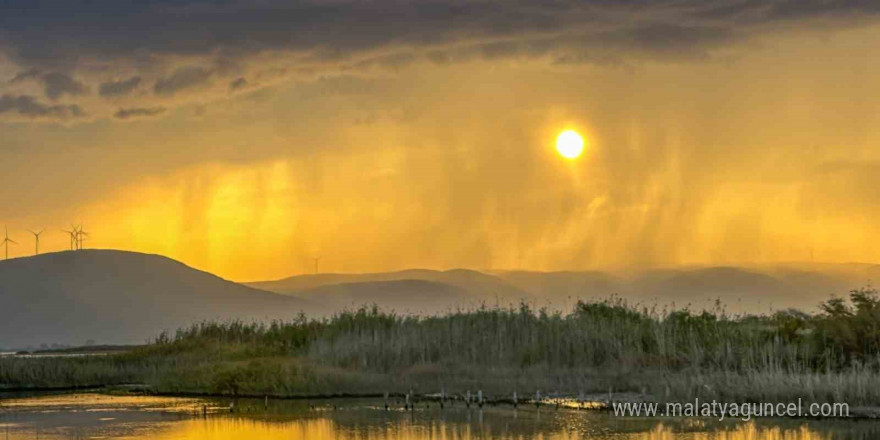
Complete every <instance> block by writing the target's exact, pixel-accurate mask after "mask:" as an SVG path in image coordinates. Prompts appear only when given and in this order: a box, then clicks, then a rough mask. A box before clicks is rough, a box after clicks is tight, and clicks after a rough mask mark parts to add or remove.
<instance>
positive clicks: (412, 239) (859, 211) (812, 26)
mask: <svg viewBox="0 0 880 440" xmlns="http://www.w3.org/2000/svg"><path fill="white" fill-rule="evenodd" d="M876 47H880V6H877V3H874V2H869V1H855V0H839V1H752V0H745V1H740V0H736V1H734V0H720V1H715V2H705V1H697V0H679V1H654V0H628V1H569V0H557V1H549V2H528V1H516V0H513V1H470V0H468V1H462V0H430V1H425V0H375V1H346V0H327V1H311V2H303V1H295V2H286V1H285V2H282V1H278V0H257V1H237V0H232V1H211V2H207V1H206V2H192V1H187V0H169V1H152V2H136V3H134V2H127V1H88V2H83V1H75V0H65V1H4V2H0V133H2V135H0V164H2V165H3V167H2V171H0V224H5V225H6V226H7V227H8V230H9V235H10V238H12V239H13V240H15V241H16V242H17V244H15V245H10V247H9V255H10V257H19V256H27V255H31V254H33V253H34V251H35V249H34V239H33V236H32V235H30V233H29V232H28V229H32V230H40V229H43V228H45V232H44V233H43V235H42V236H41V239H40V251H41V252H49V251H58V250H64V249H67V248H69V239H68V237H67V235H66V234H65V233H64V232H62V229H69V227H70V225H71V223H76V224H78V223H80V222H81V223H82V224H83V227H84V229H85V230H86V231H87V232H89V234H90V235H89V240H88V241H86V242H85V246H86V247H94V248H114V249H125V250H133V251H139V252H149V253H159V254H163V255H166V256H169V257H171V258H175V259H178V260H181V261H183V262H184V263H187V264H189V265H191V266H194V267H196V268H199V269H202V270H207V271H210V272H213V273H216V274H218V275H220V276H222V277H225V278H229V279H233V280H238V281H251V280H260V279H273V278H281V277H285V276H288V275H292V274H297V273H309V272H312V271H314V265H315V259H316V258H318V260H317V262H318V265H319V271H322V272H371V271H385V270H397V269H404V268H411V267H423V268H434V269H447V268H456V267H468V268H475V269H498V270H501V269H525V270H589V269H601V270H620V269H631V268H647V267H666V266H677V265H728V264H767V263H775V262H789V261H822V262H852V261H858V262H870V263H880V248H877V247H876V246H873V245H872V239H873V238H875V237H877V236H878V234H880V222H878V221H877V220H876V218H877V217H878V214H880V148H878V145H880V99H878V98H877V96H880V76H878V75H877V72H880V55H878V52H877V51H876V50H875V48H876ZM567 129H573V130H576V131H577V132H578V133H580V134H581V135H582V136H583V138H584V139H585V141H586V148H585V150H584V153H583V155H582V156H581V157H579V158H578V159H576V160H566V159H564V158H562V157H560V156H559V155H558V154H557V152H556V150H555V145H554V141H555V138H556V136H557V134H558V133H560V132H561V131H563V130H567Z"/></svg>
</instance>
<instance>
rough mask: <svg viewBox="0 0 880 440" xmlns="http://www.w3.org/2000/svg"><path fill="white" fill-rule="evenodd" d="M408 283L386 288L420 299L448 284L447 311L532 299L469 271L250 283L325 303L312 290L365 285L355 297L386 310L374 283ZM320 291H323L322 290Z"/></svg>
mask: <svg viewBox="0 0 880 440" xmlns="http://www.w3.org/2000/svg"><path fill="white" fill-rule="evenodd" d="M405 280H409V281H411V282H410V283H408V284H391V285H386V286H393V287H394V288H395V289H403V290H406V291H409V292H410V293H411V294H413V295H416V296H422V295H424V294H427V295H428V296H436V295H438V292H439V290H438V289H440V288H439V286H438V284H442V285H445V286H446V287H445V288H444V289H445V290H446V291H447V292H449V296H448V298H447V304H446V306H445V307H444V309H446V308H449V307H456V306H464V305H465V304H460V303H457V301H467V302H469V303H485V304H488V305H496V304H501V305H507V304H510V303H518V302H519V301H520V300H522V299H530V295H529V293H528V292H526V291H524V290H522V289H519V288H517V287H515V286H513V285H511V284H510V283H508V282H506V281H505V280H502V279H500V278H498V277H496V276H494V275H491V274H486V273H483V272H478V271H475V270H468V269H453V270H446V271H439V270H428V269H409V270H402V271H396V272H378V273H365V274H316V275H296V276H292V277H288V278H284V279H281V280H275V281H263V282H256V283H248V285H249V286H251V287H254V288H258V289H263V290H268V291H271V292H277V293H283V294H287V295H293V296H297V297H308V298H310V299H312V300H315V301H318V302H321V298H320V295H315V294H314V293H315V292H311V291H314V290H315V289H316V288H319V287H326V286H333V285H342V284H345V285H347V286H346V287H345V290H346V291H348V292H353V291H354V290H355V289H358V287H357V285H358V284H363V286H362V287H363V292H362V293H358V294H355V295H356V296H357V297H358V298H364V300H365V301H366V302H370V303H372V302H376V303H378V304H379V305H381V306H383V307H384V304H383V302H382V301H381V297H376V298H375V299H372V298H371V296H370V293H371V292H373V293H378V292H377V290H376V288H377V286H382V284H374V283H382V282H389V281H405ZM412 281H424V282H429V283H431V284H420V283H413V282H412ZM421 288H427V289H428V290H430V292H427V293H423V292H422V291H421V290H420V289H421ZM403 290H401V291H403ZM310 292H311V293H310ZM318 292H320V290H319V291H318ZM380 295H381V294H380Z"/></svg>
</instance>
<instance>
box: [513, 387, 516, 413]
mask: <svg viewBox="0 0 880 440" xmlns="http://www.w3.org/2000/svg"><path fill="white" fill-rule="evenodd" d="M513 408H514V409H516V391H514V392H513Z"/></svg>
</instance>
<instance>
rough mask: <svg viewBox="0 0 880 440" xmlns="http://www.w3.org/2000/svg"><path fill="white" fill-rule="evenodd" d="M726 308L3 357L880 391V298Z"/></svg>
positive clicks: (665, 387) (468, 385) (135, 371)
mask: <svg viewBox="0 0 880 440" xmlns="http://www.w3.org/2000/svg"><path fill="white" fill-rule="evenodd" d="M821 310H822V312H821V313H818V314H815V315H807V314H804V313H800V312H795V311H788V312H778V313H775V314H773V315H769V316H729V315H727V314H725V313H724V312H723V311H721V310H716V311H715V312H701V313H694V312H691V311H688V310H658V309H656V308H652V309H648V308H642V307H637V306H631V305H627V304H625V303H623V302H620V301H614V300H612V301H605V302H596V303H579V304H578V305H577V306H576V307H575V309H574V310H573V311H571V312H570V313H567V314H560V313H549V312H547V311H545V310H533V309H531V308H529V307H528V306H526V305H521V306H519V307H513V308H508V309H500V308H492V309H479V310H470V311H460V312H455V313H449V314H447V315H444V316H437V317H413V316H400V315H395V314H389V313H383V312H381V311H380V310H378V309H377V308H375V307H372V308H363V309H360V310H357V311H352V312H346V313H341V314H338V315H336V316H334V317H333V318H330V319H326V320H309V319H306V318H305V317H302V316H301V317H297V318H295V319H293V320H291V321H290V322H283V323H282V322H276V323H272V324H268V325H262V324H246V323H240V322H231V323H211V322H207V323H200V324H197V325H194V326H192V327H190V328H186V329H182V330H179V331H177V332H176V333H175V334H163V335H160V336H159V337H158V338H157V339H156V340H155V341H154V342H153V343H152V344H149V345H146V346H142V347H137V348H134V349H133V350H131V351H129V352H126V353H123V354H113V355H107V356H91V357H78V358H3V359H0V386H2V387H7V388H9V387H14V388H27V387H32V388H36V387H71V386H88V385H97V384H103V385H111V384H123V383H125V384H132V383H134V384H144V385H147V386H149V387H150V388H151V389H154V390H156V391H157V392H166V393H213V394H226V395H264V394H268V395H276V396H294V395H308V394H325V395H326V394H335V393H351V394H370V393H379V394H381V393H383V392H385V391H390V392H405V391H407V390H409V389H410V388H412V389H414V390H415V391H416V392H421V393H429V392H437V391H439V390H440V389H441V388H443V389H446V390H447V391H448V392H450V393H458V392H464V391H465V390H468V389H469V390H472V391H473V390H477V389H481V390H483V391H484V392H486V393H487V394H491V395H508V394H509V393H510V392H512V391H513V390H517V391H518V392H519V393H520V394H521V395H530V394H532V393H534V392H535V391H536V390H542V391H544V393H545V394H546V393H549V392H554V391H559V392H565V393H572V394H578V393H607V392H608V391H614V392H635V393H640V394H641V393H644V394H645V395H649V396H651V397H653V398H655V399H659V400H666V399H691V398H693V397H706V398H710V399H711V398H714V399H723V400H728V401H733V400H736V401H742V400H755V401H787V400H793V399H797V398H804V399H808V400H812V401H840V402H848V403H850V404H852V405H878V404H880V299H878V294H877V292H876V291H875V290H872V289H861V290H857V291H853V292H851V294H850V295H849V298H848V299H847V300H843V299H832V300H829V301H827V302H826V303H824V304H822V307H821Z"/></svg>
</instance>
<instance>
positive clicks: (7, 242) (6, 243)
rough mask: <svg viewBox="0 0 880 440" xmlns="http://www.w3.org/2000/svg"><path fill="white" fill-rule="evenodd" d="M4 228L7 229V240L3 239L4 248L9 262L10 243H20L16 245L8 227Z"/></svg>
mask: <svg viewBox="0 0 880 440" xmlns="http://www.w3.org/2000/svg"><path fill="white" fill-rule="evenodd" d="M4 228H5V229H6V238H4V239H3V244H2V246H3V247H5V248H6V259H7V260H8V259H9V243H12V244H18V243H16V242H15V240H11V239H10V238H9V228H8V227H4Z"/></svg>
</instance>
